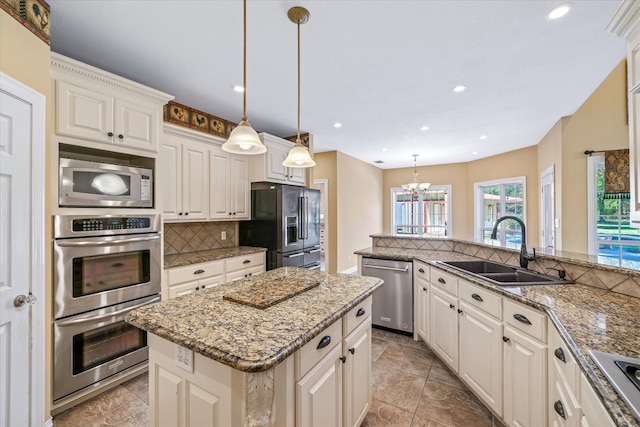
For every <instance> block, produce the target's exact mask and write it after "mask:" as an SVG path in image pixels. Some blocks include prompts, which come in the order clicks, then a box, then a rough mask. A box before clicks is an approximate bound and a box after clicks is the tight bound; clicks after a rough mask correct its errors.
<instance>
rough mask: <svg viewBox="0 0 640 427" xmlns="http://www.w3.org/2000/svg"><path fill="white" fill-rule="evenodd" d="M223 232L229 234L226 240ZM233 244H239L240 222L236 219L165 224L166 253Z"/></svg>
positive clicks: (230, 245) (216, 247)
mask: <svg viewBox="0 0 640 427" xmlns="http://www.w3.org/2000/svg"><path fill="white" fill-rule="evenodd" d="M222 232H225V233H226V235H227V236H226V237H227V238H226V239H225V240H222ZM233 246H238V223H237V222H236V221H229V222H227V221H218V222H178V223H165V224H164V253H165V255H175V254H184V253H189V252H197V251H206V250H209V249H220V248H230V247H233Z"/></svg>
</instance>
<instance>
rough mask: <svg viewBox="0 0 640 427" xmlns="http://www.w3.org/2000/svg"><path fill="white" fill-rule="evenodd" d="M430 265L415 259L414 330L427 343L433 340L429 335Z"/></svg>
mask: <svg viewBox="0 0 640 427" xmlns="http://www.w3.org/2000/svg"><path fill="white" fill-rule="evenodd" d="M429 271H430V269H429V266H428V265H426V264H425V263H423V262H420V261H415V260H414V261H413V287H414V291H413V295H414V315H413V319H414V325H413V326H414V330H415V334H416V335H417V336H418V337H420V338H422V340H423V341H424V342H425V343H427V344H428V343H429V342H431V339H430V337H429Z"/></svg>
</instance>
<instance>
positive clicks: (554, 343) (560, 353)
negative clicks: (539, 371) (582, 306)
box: [549, 327, 580, 396]
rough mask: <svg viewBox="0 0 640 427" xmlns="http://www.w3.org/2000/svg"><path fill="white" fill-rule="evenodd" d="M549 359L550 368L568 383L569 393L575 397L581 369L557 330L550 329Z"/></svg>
mask: <svg viewBox="0 0 640 427" xmlns="http://www.w3.org/2000/svg"><path fill="white" fill-rule="evenodd" d="M549 357H550V358H551V360H550V366H551V367H552V368H553V369H554V370H555V375H556V377H558V378H560V379H562V380H563V381H565V382H566V383H567V387H568V388H569V391H570V392H571V393H572V394H573V395H574V396H575V395H577V390H578V374H579V369H580V368H578V364H577V363H576V361H575V359H574V358H573V355H572V354H571V353H570V352H569V348H568V347H567V345H566V344H565V343H564V341H562V338H561V337H560V334H559V333H558V332H557V331H556V330H555V328H553V327H550V328H549Z"/></svg>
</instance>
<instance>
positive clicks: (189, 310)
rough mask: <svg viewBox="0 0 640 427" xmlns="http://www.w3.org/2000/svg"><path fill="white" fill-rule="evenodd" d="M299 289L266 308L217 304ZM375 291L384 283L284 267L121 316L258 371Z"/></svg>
mask: <svg viewBox="0 0 640 427" xmlns="http://www.w3.org/2000/svg"><path fill="white" fill-rule="evenodd" d="M303 282H304V283H309V284H311V285H314V286H313V287H311V288H310V289H308V290H305V291H303V292H301V293H298V294H296V295H293V296H291V297H290V298H287V299H284V300H283V301H280V302H278V303H276V304H275V305H272V306H270V307H268V308H264V309H261V308H254V307H252V306H249V305H245V304H242V303H239V302H235V301H230V300H227V299H224V298H223V297H224V296H225V295H227V296H230V295H231V294H237V293H238V292H242V291H249V295H251V293H252V292H257V293H258V294H261V295H263V296H265V297H267V298H268V297H271V296H273V295H277V294H278V293H287V292H288V289H289V288H295V287H296V286H298V285H299V284H300V283H303ZM316 282H317V283H318V284H317V285H315V283H316ZM381 285H382V280H380V279H377V278H373V277H361V276H354V275H348V274H339V273H326V272H321V271H314V270H308V269H302V268H295V267H282V268H278V269H276V270H271V271H268V272H266V273H262V274H259V275H256V276H251V277H248V278H246V279H243V280H239V281H235V282H231V283H227V284H224V285H220V286H216V287H214V288H211V289H207V290H203V291H199V292H195V293H191V294H188V295H183V296H181V297H178V298H174V299H170V300H166V301H162V302H159V303H155V304H150V305H147V306H144V307H142V308H139V309H136V310H134V311H131V312H130V313H129V314H127V317H126V321H127V322H128V323H130V324H132V325H134V326H137V327H138V328H140V329H143V330H145V331H147V332H149V333H152V334H155V335H158V336H160V337H162V338H164V339H167V340H169V341H171V342H173V343H175V344H178V345H180V346H183V347H186V348H188V349H190V350H193V351H194V352H197V353H200V354H202V355H204V356H206V357H208V358H210V359H213V360H216V361H218V362H220V363H223V364H225V365H227V366H230V367H232V368H234V369H237V370H240V371H246V372H261V371H266V370H268V369H270V368H272V367H274V366H275V365H277V364H278V363H280V362H281V361H283V360H284V359H286V358H287V357H288V356H289V355H291V354H293V353H294V352H295V351H296V350H298V349H299V348H301V347H302V346H303V345H304V344H306V343H307V342H309V341H310V340H311V339H312V338H314V337H315V336H316V335H318V334H319V333H320V332H321V331H322V330H324V329H325V328H326V327H327V326H329V325H331V324H332V323H333V322H334V321H336V320H338V319H340V318H341V317H342V316H343V315H344V314H346V313H347V312H348V311H349V310H350V309H351V308H353V307H355V306H356V305H357V304H359V303H360V302H362V301H363V300H365V299H366V298H367V297H368V296H369V295H371V294H372V293H373V291H374V290H375V289H377V288H378V287H379V286H381ZM293 292H296V291H295V290H294V291H293ZM258 299H261V298H258Z"/></svg>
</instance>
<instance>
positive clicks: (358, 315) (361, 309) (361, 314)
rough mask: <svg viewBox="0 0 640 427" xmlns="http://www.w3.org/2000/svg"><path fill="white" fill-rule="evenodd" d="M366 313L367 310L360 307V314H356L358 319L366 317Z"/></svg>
mask: <svg viewBox="0 0 640 427" xmlns="http://www.w3.org/2000/svg"><path fill="white" fill-rule="evenodd" d="M365 313H366V311H365V309H364V308H362V307H360V308H359V309H358V312H357V313H356V317H360V316H364V314H365Z"/></svg>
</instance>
